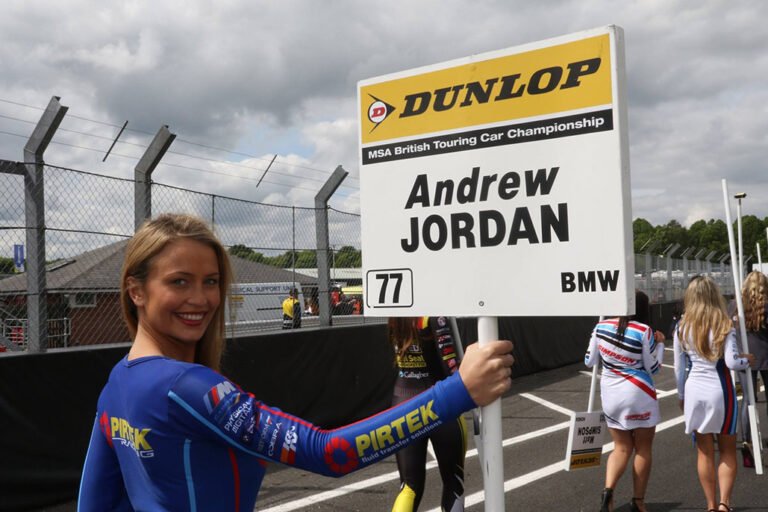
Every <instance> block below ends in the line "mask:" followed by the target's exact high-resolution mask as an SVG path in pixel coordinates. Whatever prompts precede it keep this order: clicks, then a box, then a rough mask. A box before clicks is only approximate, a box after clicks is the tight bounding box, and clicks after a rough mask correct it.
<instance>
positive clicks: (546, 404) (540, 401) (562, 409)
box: [520, 393, 574, 416]
mask: <svg viewBox="0 0 768 512" xmlns="http://www.w3.org/2000/svg"><path fill="white" fill-rule="evenodd" d="M520 396H521V397H523V398H527V399H528V400H531V401H533V402H536V403H537V404H540V405H543V406H544V407H547V408H549V409H552V410H553V411H557V412H559V413H562V414H565V415H566V416H573V413H574V411H572V410H570V409H566V408H565V407H560V406H559V405H557V404H553V403H552V402H550V401H548V400H544V399H543V398H539V397H537V396H535V395H532V394H530V393H520Z"/></svg>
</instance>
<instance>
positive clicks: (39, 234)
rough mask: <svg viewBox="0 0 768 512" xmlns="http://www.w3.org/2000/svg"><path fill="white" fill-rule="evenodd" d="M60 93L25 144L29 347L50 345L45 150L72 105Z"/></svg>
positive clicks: (38, 348) (40, 349)
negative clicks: (46, 279) (44, 172)
mask: <svg viewBox="0 0 768 512" xmlns="http://www.w3.org/2000/svg"><path fill="white" fill-rule="evenodd" d="M60 99H61V98H59V97H58V96H53V97H52V98H51V101H49V102H48V107H46V109H45V112H43V115H42V117H40V121H38V122H37V126H35V129H34V131H33V132H32V135H30V137H29V140H28V141H27V143H26V144H25V145H24V168H25V170H26V173H25V174H24V211H25V213H24V216H25V222H26V225H27V234H26V244H27V261H26V265H25V270H26V272H27V350H28V351H29V352H45V350H46V349H47V348H48V303H47V300H48V294H47V290H46V282H45V188H44V185H45V180H44V178H43V171H44V167H45V161H44V160H43V153H45V150H46V149H47V148H48V144H50V143H51V139H53V134H54V133H56V130H58V128H59V125H60V124H61V121H62V120H63V119H64V116H65V115H66V113H67V110H68V109H69V107H65V106H63V105H61V103H59V100H60Z"/></svg>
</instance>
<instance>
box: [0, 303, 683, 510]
mask: <svg viewBox="0 0 768 512" xmlns="http://www.w3.org/2000/svg"><path fill="white" fill-rule="evenodd" d="M672 309H673V308H672V307H669V306H667V305H664V307H663V308H662V307H660V306H654V308H653V312H654V322H653V323H656V324H658V325H655V327H657V328H660V329H662V330H664V329H666V326H665V324H666V325H668V319H667V316H669V315H668V313H667V310H669V311H672ZM595 321H596V318H587V317H582V318H570V317H569V318H553V317H540V318H500V319H499V335H500V337H502V338H507V339H512V340H514V341H515V342H516V344H515V351H514V355H515V360H516V361H515V366H514V368H513V372H514V375H515V376H516V377H520V376H523V375H527V374H531V373H534V372H537V371H541V370H546V369H551V368H556V367H559V366H563V365H567V364H572V363H575V362H578V361H580V360H582V358H583V357H584V351H585V349H586V346H587V343H588V339H589V334H590V332H591V330H592V327H593V326H594V324H595ZM458 325H459V331H460V333H461V337H462V340H463V341H464V343H465V344H468V342H471V341H472V340H475V339H476V329H477V327H476V326H477V321H476V320H475V319H469V318H462V319H459V322H458ZM129 347H130V345H129V344H119V345H100V346H90V347H82V348H70V349H56V350H50V351H49V352H46V353H37V354H4V355H3V356H0V433H2V435H0V453H2V456H1V457H0V511H5V510H35V509H36V508H39V507H44V506H46V505H51V504H54V503H62V502H66V501H70V500H73V499H75V497H76V496H77V490H78V484H79V481H80V472H81V469H82V464H83V460H84V458H85V453H86V448H87V446H88V439H89V435H90V432H91V427H92V425H93V419H94V415H95V411H96V401H97V399H98V395H99V392H100V390H101V388H102V387H103V386H104V383H105V382H106V381H107V377H108V375H109V372H110V370H111V368H112V366H114V364H115V363H116V362H117V361H118V360H120V359H121V358H122V357H123V356H124V355H125V354H126V353H127V352H128V349H129ZM222 371H223V373H224V374H225V375H227V376H228V377H230V378H231V379H232V380H234V381H235V382H237V383H238V384H239V385H240V386H241V387H242V388H243V389H245V390H247V391H250V392H252V393H254V394H255V395H256V396H257V397H258V399H259V400H262V401H264V402H266V403H268V404H270V405H272V406H275V407H279V408H280V409H282V410H284V411H286V412H290V413H293V414H296V415H298V416H300V417H303V418H305V419H307V420H309V421H311V422H312V423H314V424H316V425H319V426H322V427H324V428H333V427H335V426H338V425H342V424H346V423H350V422H352V421H355V420H358V419H360V418H363V417H366V416H368V415H370V414H373V413H375V412H377V411H379V410H382V409H385V408H387V407H389V404H390V398H391V395H392V386H393V384H394V379H395V367H394V360H393V350H392V348H391V347H390V346H389V344H388V342H387V340H386V326H385V325H383V324H371V325H357V326H348V327H334V328H316V329H297V330H295V331H290V332H285V331H282V332H276V333H263V334H260V335H258V336H252V337H249V338H237V339H234V340H229V341H228V343H227V348H226V352H225V357H224V361H223V365H222Z"/></svg>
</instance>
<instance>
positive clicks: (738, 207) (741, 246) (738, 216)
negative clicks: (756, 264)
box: [733, 192, 747, 294]
mask: <svg viewBox="0 0 768 512" xmlns="http://www.w3.org/2000/svg"><path fill="white" fill-rule="evenodd" d="M733 197H734V198H736V199H737V200H738V203H736V222H738V225H739V283H738V284H739V287H738V289H737V290H736V293H737V294H738V293H741V285H742V283H743V282H744V244H743V239H742V236H741V200H742V199H744V198H745V197H747V193H746V192H739V193H738V194H736V195H734V196H733Z"/></svg>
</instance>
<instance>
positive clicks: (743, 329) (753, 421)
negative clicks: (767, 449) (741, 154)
mask: <svg viewBox="0 0 768 512" xmlns="http://www.w3.org/2000/svg"><path fill="white" fill-rule="evenodd" d="M722 184H723V203H724V204H725V223H726V226H727V228H728V244H729V246H730V249H731V260H732V261H736V243H735V241H734V239H733V225H732V223H731V208H730V205H729V204H728V182H727V181H726V180H725V179H723V181H722ZM740 281H741V279H740V276H737V275H736V273H735V272H734V273H733V284H734V286H735V287H736V290H735V293H734V296H735V297H736V308H737V309H738V312H739V332H740V334H741V349H742V350H743V351H744V352H749V346H748V344H747V326H746V324H745V323H744V303H743V301H742V300H741V286H740V285H741V283H740ZM746 381H747V382H746V387H747V396H746V400H747V404H748V405H747V412H748V413H749V426H750V431H751V432H752V440H753V442H754V441H755V440H756V442H754V447H755V449H754V456H755V473H757V474H758V475H762V474H763V455H762V453H761V450H760V445H761V444H762V439H761V437H760V426H759V424H758V420H757V410H756V409H755V391H754V389H752V370H751V368H749V367H747V378H746Z"/></svg>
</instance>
